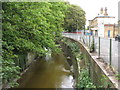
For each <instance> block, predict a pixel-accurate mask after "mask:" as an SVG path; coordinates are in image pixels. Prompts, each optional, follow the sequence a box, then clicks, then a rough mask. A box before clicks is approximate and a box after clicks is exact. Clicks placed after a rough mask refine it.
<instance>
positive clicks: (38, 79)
mask: <svg viewBox="0 0 120 90" xmlns="http://www.w3.org/2000/svg"><path fill="white" fill-rule="evenodd" d="M67 67H68V66H67V64H66V58H65V57H64V56H63V54H59V55H52V57H48V56H47V58H46V60H39V62H37V66H36V69H35V71H34V74H33V76H32V78H30V80H29V81H28V82H27V83H26V84H25V86H24V88H72V85H73V77H72V75H71V73H70V70H66V69H65V68H67Z"/></svg>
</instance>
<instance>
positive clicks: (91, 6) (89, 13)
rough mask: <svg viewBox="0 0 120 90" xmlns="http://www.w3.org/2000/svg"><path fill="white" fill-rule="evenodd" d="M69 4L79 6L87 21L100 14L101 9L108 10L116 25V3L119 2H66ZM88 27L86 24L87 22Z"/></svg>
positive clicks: (98, 0) (115, 0)
mask: <svg viewBox="0 0 120 90" xmlns="http://www.w3.org/2000/svg"><path fill="white" fill-rule="evenodd" d="M67 1H69V2H70V3H71V4H76V5H79V6H81V8H82V9H83V10H84V11H85V12H86V18H87V21H88V20H91V19H93V18H94V17H95V16H97V15H98V13H100V9H101V7H103V8H105V7H107V8H108V14H109V15H110V16H115V18H116V23H117V21H118V2H119V1H120V0H67ZM87 25H88V22H87Z"/></svg>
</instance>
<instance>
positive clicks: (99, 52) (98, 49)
mask: <svg viewBox="0 0 120 90" xmlns="http://www.w3.org/2000/svg"><path fill="white" fill-rule="evenodd" d="M98 44H99V49H98V50H99V52H98V58H100V37H99V43H98Z"/></svg>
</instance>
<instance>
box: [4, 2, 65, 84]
mask: <svg viewBox="0 0 120 90" xmlns="http://www.w3.org/2000/svg"><path fill="white" fill-rule="evenodd" d="M66 10H67V5H66V4H65V3H64V2H39V3H38V2H37V3H36V2H4V3H3V4H2V15H3V18H2V22H3V23H2V27H3V28H2V29H3V38H2V39H3V44H2V47H3V59H2V64H3V70H2V75H3V83H5V82H9V85H11V86H14V85H15V82H14V81H13V79H15V78H18V75H19V73H20V72H19V69H21V67H20V66H19V65H17V64H16V61H17V59H19V58H18V55H19V54H26V53H28V52H34V53H36V54H37V55H38V56H43V55H45V54H46V53H47V52H48V50H49V49H51V50H52V51H56V52H57V50H58V45H56V43H55V38H56V36H60V33H61V32H62V31H63V27H62V24H63V22H64V17H65V12H66Z"/></svg>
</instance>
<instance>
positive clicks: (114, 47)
mask: <svg viewBox="0 0 120 90" xmlns="http://www.w3.org/2000/svg"><path fill="white" fill-rule="evenodd" d="M63 36H65V37H69V38H73V39H76V40H79V41H81V42H82V43H84V45H85V46H87V47H88V48H90V47H91V44H92V42H93V39H94V48H95V52H96V53H97V54H98V57H100V58H102V59H103V60H104V61H105V62H106V63H107V64H109V65H111V66H112V67H113V68H114V69H115V70H117V71H118V59H119V58H118V55H119V54H120V53H118V45H120V44H119V43H120V42H118V41H115V40H114V39H111V38H103V37H95V36H89V35H82V34H73V33H63Z"/></svg>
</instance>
